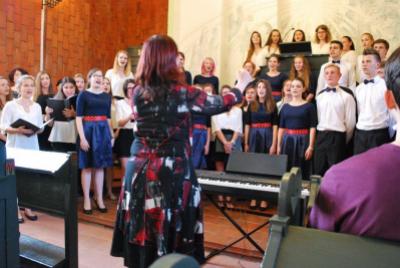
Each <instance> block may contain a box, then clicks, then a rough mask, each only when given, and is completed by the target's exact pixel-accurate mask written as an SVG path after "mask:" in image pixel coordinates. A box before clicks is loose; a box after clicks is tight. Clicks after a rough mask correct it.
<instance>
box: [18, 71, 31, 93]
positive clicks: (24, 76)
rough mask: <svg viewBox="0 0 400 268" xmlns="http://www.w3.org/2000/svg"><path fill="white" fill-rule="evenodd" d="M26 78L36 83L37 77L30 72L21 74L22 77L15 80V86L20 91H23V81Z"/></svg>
mask: <svg viewBox="0 0 400 268" xmlns="http://www.w3.org/2000/svg"><path fill="white" fill-rule="evenodd" d="M26 80H32V82H33V84H35V78H34V77H33V76H32V75H29V74H24V75H21V77H20V78H18V80H17V81H16V82H15V87H16V88H17V89H18V91H19V92H21V86H22V83H23V82H24V81H26Z"/></svg>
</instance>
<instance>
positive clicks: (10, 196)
mask: <svg viewBox="0 0 400 268" xmlns="http://www.w3.org/2000/svg"><path fill="white" fill-rule="evenodd" d="M11 162H12V163H11ZM7 164H10V165H13V161H9V163H7ZM1 169H2V171H3V172H2V173H3V174H4V167H1ZM13 171H14V169H12V172H13ZM12 172H5V173H6V176H4V175H3V174H2V175H1V176H0V214H1V216H0V267H19V247H18V237H19V227H18V222H17V191H16V183H15V174H12Z"/></svg>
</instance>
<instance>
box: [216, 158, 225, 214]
mask: <svg viewBox="0 0 400 268" xmlns="http://www.w3.org/2000/svg"><path fill="white" fill-rule="evenodd" d="M215 169H216V170H217V171H224V169H225V165H224V162H223V161H216V162H215ZM217 204H218V206H219V207H224V206H225V205H224V196H223V195H218V203H217Z"/></svg>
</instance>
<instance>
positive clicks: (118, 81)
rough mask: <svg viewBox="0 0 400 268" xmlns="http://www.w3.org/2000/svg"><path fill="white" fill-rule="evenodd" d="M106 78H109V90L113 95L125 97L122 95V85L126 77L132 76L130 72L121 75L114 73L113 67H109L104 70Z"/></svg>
mask: <svg viewBox="0 0 400 268" xmlns="http://www.w3.org/2000/svg"><path fill="white" fill-rule="evenodd" d="M105 76H106V77H107V78H108V79H110V80H111V91H112V95H113V96H119V97H125V96H124V90H123V89H122V86H123V85H124V82H125V80H126V79H128V78H133V74H132V72H131V73H129V75H127V76H125V75H124V76H121V75H120V74H118V73H115V72H114V70H113V69H109V70H108V71H107V72H106V75H105Z"/></svg>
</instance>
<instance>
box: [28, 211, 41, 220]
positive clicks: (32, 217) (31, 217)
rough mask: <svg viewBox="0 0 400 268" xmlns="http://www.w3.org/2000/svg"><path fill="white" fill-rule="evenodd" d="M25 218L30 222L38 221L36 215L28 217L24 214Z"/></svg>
mask: <svg viewBox="0 0 400 268" xmlns="http://www.w3.org/2000/svg"><path fill="white" fill-rule="evenodd" d="M25 217H27V218H28V219H29V220H31V221H37V220H38V216H37V215H28V214H27V213H26V212H25Z"/></svg>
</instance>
